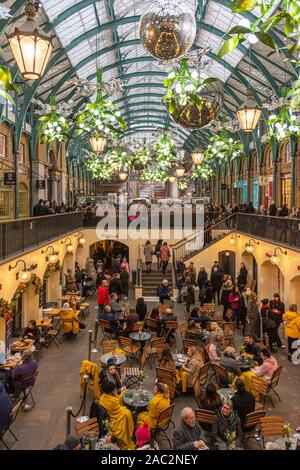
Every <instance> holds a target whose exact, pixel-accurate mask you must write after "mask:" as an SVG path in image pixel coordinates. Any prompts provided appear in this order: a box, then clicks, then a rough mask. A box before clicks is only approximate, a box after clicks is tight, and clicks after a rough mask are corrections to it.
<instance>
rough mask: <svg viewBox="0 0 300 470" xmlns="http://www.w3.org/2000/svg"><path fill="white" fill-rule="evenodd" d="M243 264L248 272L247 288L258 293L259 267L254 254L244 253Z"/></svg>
mask: <svg viewBox="0 0 300 470" xmlns="http://www.w3.org/2000/svg"><path fill="white" fill-rule="evenodd" d="M241 262H242V263H244V264H245V266H246V268H247V270H248V275H247V286H248V287H250V289H251V290H252V291H255V292H257V279H258V266H257V262H256V259H255V258H254V256H253V254H252V253H248V252H247V251H244V253H242V256H241Z"/></svg>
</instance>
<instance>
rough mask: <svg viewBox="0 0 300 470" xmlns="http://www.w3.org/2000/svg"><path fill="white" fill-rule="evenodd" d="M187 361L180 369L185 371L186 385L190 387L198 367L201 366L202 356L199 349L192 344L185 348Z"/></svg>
mask: <svg viewBox="0 0 300 470" xmlns="http://www.w3.org/2000/svg"><path fill="white" fill-rule="evenodd" d="M187 356H188V362H187V364H186V365H183V366H182V371H185V372H187V387H188V388H192V387H193V386H194V383H195V380H196V378H197V376H198V373H199V370H200V368H201V367H202V366H203V358H202V355H201V353H200V351H199V350H198V349H197V348H196V347H195V346H192V347H190V348H188V350H187Z"/></svg>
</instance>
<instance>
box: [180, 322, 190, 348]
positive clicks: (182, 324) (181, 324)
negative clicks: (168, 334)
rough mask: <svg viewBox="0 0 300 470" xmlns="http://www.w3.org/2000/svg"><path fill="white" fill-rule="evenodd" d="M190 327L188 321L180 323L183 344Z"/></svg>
mask: <svg viewBox="0 0 300 470" xmlns="http://www.w3.org/2000/svg"><path fill="white" fill-rule="evenodd" d="M188 327H189V325H188V323H187V322H185V323H179V325H178V330H179V333H180V336H181V340H182V344H183V341H184V335H185V333H186V331H187V329H188Z"/></svg>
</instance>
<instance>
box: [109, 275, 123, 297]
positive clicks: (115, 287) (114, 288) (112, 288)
mask: <svg viewBox="0 0 300 470" xmlns="http://www.w3.org/2000/svg"><path fill="white" fill-rule="evenodd" d="M108 291H109V294H110V295H111V294H112V293H113V292H115V293H116V294H117V296H118V297H119V298H120V297H122V294H123V287H122V282H121V279H120V274H118V273H116V274H114V276H113V279H112V280H111V282H110V284H109V289H108Z"/></svg>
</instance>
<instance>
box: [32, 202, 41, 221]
mask: <svg viewBox="0 0 300 470" xmlns="http://www.w3.org/2000/svg"><path fill="white" fill-rule="evenodd" d="M42 205H43V199H40V200H39V202H38V203H37V204H36V205H35V206H34V207H33V213H32V215H33V217H38V216H39V215H41V214H40V211H41V207H42Z"/></svg>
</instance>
